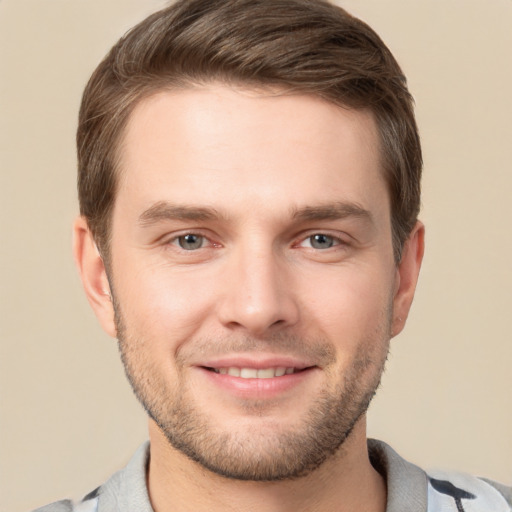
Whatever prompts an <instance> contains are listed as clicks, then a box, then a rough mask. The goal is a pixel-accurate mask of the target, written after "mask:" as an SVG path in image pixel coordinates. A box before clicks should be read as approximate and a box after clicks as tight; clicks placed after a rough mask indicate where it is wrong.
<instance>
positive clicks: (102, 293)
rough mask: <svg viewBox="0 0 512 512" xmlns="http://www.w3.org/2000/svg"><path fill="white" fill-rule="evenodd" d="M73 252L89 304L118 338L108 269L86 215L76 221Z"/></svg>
mask: <svg viewBox="0 0 512 512" xmlns="http://www.w3.org/2000/svg"><path fill="white" fill-rule="evenodd" d="M73 254H74V257H75V263H76V266H77V267H78V272H79V274H80V278H81V279H82V284H83V287H84V290H85V294H86V295H87V299H88V300H89V304H90V305H91V307H92V309H93V310H94V313H95V314H96V316H97V318H98V320H99V321H100V324H101V326H102V327H103V329H104V330H105V332H106V333H107V334H108V335H110V336H112V337H113V338H115V337H116V334H117V333H116V326H115V321H114V307H113V304H112V297H111V291H110V285H109V282H108V278H107V272H106V270H105V265H104V263H103V258H102V257H101V255H100V253H99V251H98V248H97V247H96V243H95V241H94V239H93V236H92V233H91V231H90V229H89V226H88V224H87V221H86V220H85V218H84V217H78V218H77V219H76V220H75V223H74V224H73Z"/></svg>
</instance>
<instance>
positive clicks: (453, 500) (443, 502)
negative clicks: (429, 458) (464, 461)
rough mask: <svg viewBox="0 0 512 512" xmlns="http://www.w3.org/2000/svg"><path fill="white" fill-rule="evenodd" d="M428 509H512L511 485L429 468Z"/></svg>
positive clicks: (502, 511) (496, 511) (507, 511)
mask: <svg viewBox="0 0 512 512" xmlns="http://www.w3.org/2000/svg"><path fill="white" fill-rule="evenodd" d="M427 477H428V503H429V508H428V510H429V511H430V510H445V509H448V507H449V506H450V505H451V506H452V507H453V506H455V507H456V510H470V511H474V512H489V511H492V512H510V511H512V488H510V487H507V486H504V485H502V484H498V483H496V482H493V481H491V480H485V479H483V478H477V477H475V476H472V475H468V474H465V473H458V472H447V471H439V470H436V471H429V472H427Z"/></svg>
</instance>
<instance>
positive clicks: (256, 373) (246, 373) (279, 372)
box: [213, 366, 296, 379]
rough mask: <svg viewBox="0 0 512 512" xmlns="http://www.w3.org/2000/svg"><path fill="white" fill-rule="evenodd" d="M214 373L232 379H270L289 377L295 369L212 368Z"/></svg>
mask: <svg viewBox="0 0 512 512" xmlns="http://www.w3.org/2000/svg"><path fill="white" fill-rule="evenodd" d="M213 371H214V372H215V373H220V374H221V375H231V376H232V377H240V378H242V379H272V378H274V377H282V376H283V375H291V374H292V373H295V371H296V370H295V368H284V367H281V366H280V367H278V368H261V369H259V370H257V369H256V368H237V367H236V366H232V367H229V368H213Z"/></svg>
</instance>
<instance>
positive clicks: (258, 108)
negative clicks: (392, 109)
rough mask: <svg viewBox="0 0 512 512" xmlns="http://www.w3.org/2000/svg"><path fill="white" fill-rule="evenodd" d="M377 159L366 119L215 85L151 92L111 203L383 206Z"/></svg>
mask: <svg viewBox="0 0 512 512" xmlns="http://www.w3.org/2000/svg"><path fill="white" fill-rule="evenodd" d="M379 155H380V150H379V136H378V130H377V127H376V123H375V121H374V118H373V116H372V114H371V113H369V112H366V111H354V110H350V109H344V108H341V107H339V106H336V105H334V104H331V103H328V102H326V101H324V100H322V99H320V98H318V97H314V96H311V95H298V94H296V95H292V94H288V93H285V92H282V91H265V92H262V91H254V90H249V89H239V88H237V89H234V88H229V87H226V86H222V85H210V86H208V87H201V88H199V87H198V88H192V89H186V90H179V91H165V92H159V93H157V94H155V95H153V96H151V97H148V98H146V99H144V100H142V101H141V102H140V103H139V104H138V105H137V106H136V107H135V109H134V111H133V112H132V114H131V116H130V119H129V122H128V124H127V127H126V130H125V133H124V136H123V140H122V144H121V145H120V165H119V170H120V174H119V182H118V200H122V198H123V197H124V196H125V195H129V196H130V197H131V200H132V201H136V202H137V203H140V207H142V208H147V207H148V206H150V204H151V203H152V202H153V203H154V202H156V201H158V200H172V201H178V202H184V201H185V202H187V201H188V202H190V201H194V202H200V203H205V204H206V203H208V204H211V205H213V206H216V205H219V203H223V206H225V207H228V206H233V207H234V206H235V204H236V203H237V201H238V202H240V201H241V202H252V203H253V204H258V203H260V204H266V205H267V204H268V205H270V204H273V203H274V202H277V201H279V202H280V203H281V204H283V205H284V204H285V203H287V204H288V206H292V207H293V206H299V207H301V206H303V205H308V204H309V203H310V202H311V201H312V200H313V199H314V197H316V199H314V200H315V201H317V202H321V201H322V197H321V196H325V200H326V201H327V200H330V201H332V200H338V199H339V198H342V199H348V200H351V201H354V202H361V201H363V202H364V201H367V202H369V203H371V202H375V200H376V194H377V195H378V194H380V195H381V196H382V195H383V196H384V197H383V198H380V201H385V202H387V200H388V198H387V192H386V187H385V184H384V179H383V173H382V172H381V165H380V156H379ZM164 196H168V197H164ZM350 196H352V197H350ZM292 203H293V204H292Z"/></svg>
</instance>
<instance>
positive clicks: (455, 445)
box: [0, 0, 512, 512]
mask: <svg viewBox="0 0 512 512" xmlns="http://www.w3.org/2000/svg"><path fill="white" fill-rule="evenodd" d="M163 4H164V2H163V1H158V0H115V1H113V0H108V1H106V0H87V1H85V0H0V51H1V55H0V112H1V114H0V165H1V172H0V192H1V201H0V208H1V214H0V219H1V237H0V257H1V262H0V272H1V277H0V279H1V281H0V283H1V322H0V330H1V332H0V343H1V345H0V420H1V422H0V429H1V430H0V435H1V437H0V510H1V511H2V512H7V511H9V512H21V511H25V510H30V509H32V508H33V507H35V506H36V505H41V504H43V503H46V502H49V501H52V500H54V499H57V498H61V497H80V496H81V495H83V494H84V493H86V492H88V491H90V490H91V489H93V488H94V487H95V486H96V485H98V484H99V483H101V482H102V481H103V480H104V479H105V478H106V477H107V476H109V474H111V473H112V472H113V471H114V470H115V469H117V468H119V467H120V466H121V465H122V464H124V463H125V461H126V460H127V459H128V458H129V456H130V455H131V453H132V452H133V451H134V449H135V447H136V446H137V445H138V444H139V443H140V442H141V441H143V440H144V439H145V437H146V427H145V417H144V414H143V413H142V411H141V410H140V409H139V406H138V404H137V403H136V402H135V400H134V398H132V395H131V391H130V390H129V387H128V385H127V384H126V383H125V381H124V376H123V372H122V368H121V366H120V363H119V362H118V358H117V351H116V344H115V342H114V341H112V340H110V339H109V338H107V336H106V335H104V334H103V333H102V332H101V331H100V328H99V326H98V324H97V323H96V320H95V318H94V317H93V315H92V313H91V312H90V310H89V308H88V305H87V303H86V300H85V298H84V296H83V294H82V291H81V287H80V283H79V281H78V278H77V276H76V273H75V270H74V267H73V263H72V259H71V252H70V241H71V236H70V233H71V231H70V225H71V222H72V219H73V217H74V215H75V213H76V210H77V206H76V200H75V156H74V131H75V123H76V116H77V109H78V104H79V98H80V94H81V91H82V89H83V86H84V84H85V82H86V80H87V78H88V76H89V74H90V73H91V72H92V70H93V68H94V66H95V65H96V63H97V62H98V61H99V60H100V58H101V57H102V56H103V55H104V53H105V52H106V51H107V49H108V48H109V47H110V46H111V45H112V44H113V43H114V42H115V40H116V39H117V38H118V37H119V36H120V35H121V34H122V33H123V32H124V31H125V30H126V29H127V28H128V27H130V26H131V25H132V24H133V23H134V22H136V21H138V20H139V19H141V18H142V17H143V16H145V15H146V14H148V13H150V12H152V11H153V10H154V9H156V8H157V7H160V6H162V5H163ZM343 5H345V6H346V7H347V8H348V9H349V10H351V11H352V12H353V13H354V14H356V15H359V16H361V17H362V18H363V19H365V20H366V21H368V22H369V23H370V24H371V25H372V26H374V28H376V29H377V31H378V32H379V33H380V34H381V36H382V37H383V38H384V40H385V41H386V42H387V43H388V45H389V46H390V47H391V49H392V50H393V51H394V52H395V54H396V56H397V57H398V59H399V61H400V62H401V63H402V65H403V67H404V69H405V71H406V74H407V75H408V77H409V81H410V87H411V90H412V92H413V94H414V96H415V97H416V100H417V105H418V108H417V114H418V120H419V124H420V128H421V131H422V136H423V144H424V152H425V179H424V208H423V213H422V218H423V220H424V221H425V222H426V224H427V230H428V231H427V235H428V236H427V242H428V248H427V255H426V258H425V263H424V268H423V275H422V278H421V281H420V285H419V289H418V292H417V298H416V303H415V306H414V308H413V312H412V316H411V318H410V321H409V325H408V327H407V329H406V331H405V332H404V333H403V334H402V335H401V336H400V337H399V338H397V339H396V340H395V341H394V342H393V348H392V356H391V358H390V361H389V366H388V371H387V373H386V375H385V378H384V382H383V388H382V389H381V391H380V395H379V396H378V398H377V399H376V401H375V402H374V404H373V406H372V409H371V413H370V434H371V435H372V436H376V437H380V438H382V439H385V440H386V441H388V442H390V443H391V444H392V445H393V446H394V447H395V448H396V449H397V450H398V451H399V452H401V453H402V454H403V455H405V456H406V457H408V458H409V459H410V460H412V461H414V462H416V463H418V464H420V465H422V466H426V467H432V466H443V467H447V468H459V469H463V470H466V471H468V472H472V473H476V474H483V475H486V476H489V477H491V478H495V479H498V480H502V481H504V482H507V483H509V484H510V483H512V441H511V435H512V407H511V398H510V395H511V384H512V377H511V375H512V374H511V363H512V336H511V318H512V308H511V305H512V263H511V255H512V233H511V231H512V230H511V228H510V224H511V221H512V201H511V200H510V198H511V197H512V169H511V164H510V162H511V161H512V129H511V119H512V99H511V94H512V93H511V91H512V86H511V84H512V69H511V68H512V58H511V50H512V29H511V27H512V0H414V1H413V0H347V1H345V2H343Z"/></svg>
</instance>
